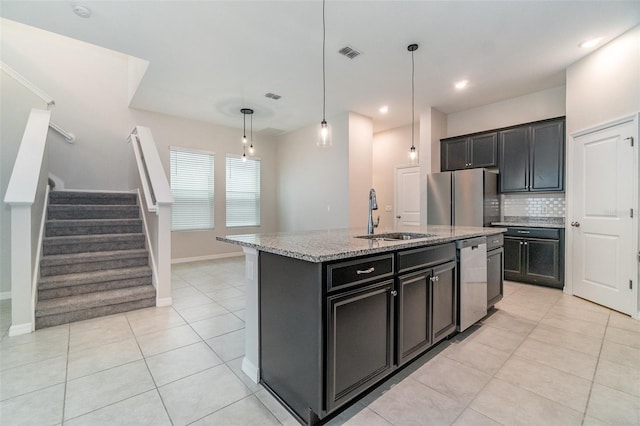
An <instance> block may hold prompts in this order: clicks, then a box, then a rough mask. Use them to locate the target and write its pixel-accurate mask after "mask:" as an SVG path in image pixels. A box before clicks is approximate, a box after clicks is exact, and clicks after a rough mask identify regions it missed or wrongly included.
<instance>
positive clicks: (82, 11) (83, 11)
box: [71, 4, 91, 18]
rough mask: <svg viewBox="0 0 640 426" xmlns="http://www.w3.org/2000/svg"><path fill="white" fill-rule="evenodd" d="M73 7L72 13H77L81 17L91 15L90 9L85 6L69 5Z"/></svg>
mask: <svg viewBox="0 0 640 426" xmlns="http://www.w3.org/2000/svg"><path fill="white" fill-rule="evenodd" d="M71 7H72V8H73V13H75V14H76V15H78V16H79V17H81V18H89V17H90V16H91V9H89V8H88V7H87V6H82V5H81V4H74V5H71Z"/></svg>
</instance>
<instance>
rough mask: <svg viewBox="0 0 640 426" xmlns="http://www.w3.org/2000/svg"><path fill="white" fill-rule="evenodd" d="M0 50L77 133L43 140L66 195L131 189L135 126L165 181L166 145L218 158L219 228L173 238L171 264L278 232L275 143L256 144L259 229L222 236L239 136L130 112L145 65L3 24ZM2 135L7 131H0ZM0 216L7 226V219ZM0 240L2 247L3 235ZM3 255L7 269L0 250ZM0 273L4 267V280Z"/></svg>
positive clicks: (55, 116)
mask: <svg viewBox="0 0 640 426" xmlns="http://www.w3.org/2000/svg"><path fill="white" fill-rule="evenodd" d="M1 47H2V60H3V61H4V62H6V63H7V64H8V65H9V66H11V67H12V68H14V69H15V70H16V71H18V72H19V73H21V74H22V75H24V76H25V77H26V78H27V79H29V80H31V81H32V82H33V83H34V84H35V85H36V86H38V87H40V88H41V89H42V90H44V91H45V92H47V93H48V94H49V95H51V96H52V97H53V98H54V99H55V101H56V107H55V108H54V109H53V112H52V120H53V121H55V122H56V123H57V124H59V125H61V126H62V127H63V128H65V129H66V130H68V131H71V132H73V133H75V134H76V138H77V139H76V143H75V144H73V145H70V144H67V143H66V142H64V139H63V138H62V137H61V136H60V135H58V134H57V133H53V132H50V136H49V139H50V140H49V141H48V144H49V168H50V170H51V172H52V173H53V174H55V175H56V176H59V177H60V178H62V180H64V181H65V187H66V188H67V189H98V190H129V189H132V188H130V186H129V182H131V181H132V176H131V173H132V171H131V168H130V165H131V159H132V155H133V154H132V150H131V146H130V145H129V143H128V142H127V136H128V135H129V133H130V132H131V131H132V130H133V128H134V126H135V125H136V124H140V125H144V126H148V127H149V128H150V129H151V132H152V133H153V136H154V139H155V140H156V143H157V146H158V148H159V151H160V156H161V158H162V160H163V162H164V167H165V173H167V176H168V172H169V163H168V159H169V153H168V146H169V145H177V146H183V147H191V148H198V149H207V150H211V151H214V152H216V154H217V156H216V177H215V178H216V188H215V191H216V194H217V195H216V211H215V223H216V228H215V230H214V231H211V232H207V231H198V232H189V233H172V234H173V235H172V258H173V259H174V260H175V259H192V258H206V257H212V256H218V255H224V254H227V253H239V252H240V250H239V248H238V247H236V246H234V245H230V244H224V243H219V242H217V241H215V237H216V236H217V235H227V234H234V233H253V232H273V231H275V230H276V229H277V219H276V218H277V201H276V200H277V179H276V178H277V161H276V158H277V156H276V151H277V149H276V147H275V144H274V143H273V141H271V140H264V141H263V140H261V139H260V138H256V148H257V153H256V156H259V157H260V158H261V160H262V163H261V172H262V188H261V191H262V194H261V195H262V201H263V203H262V205H261V227H260V228H259V229H257V228H242V229H226V228H225V226H224V224H225V210H224V205H225V198H224V189H225V174H224V167H225V162H224V155H225V154H226V153H228V152H229V153H236V154H241V153H242V150H241V149H242V145H241V144H240V142H239V140H240V135H241V129H233V128H228V127H222V126H215V125H211V124H207V123H203V122H199V121H193V120H186V119H181V118H177V117H171V116H168V115H163V114H158V113H154V112H150V111H140V110H133V109H130V108H129V107H128V103H127V102H128V99H129V89H130V87H131V84H135V78H134V80H133V81H132V80H131V79H130V75H129V71H130V70H131V69H133V71H134V74H135V75H134V76H133V77H135V76H138V74H139V72H138V71H139V69H140V67H141V66H142V65H143V64H137V65H136V66H134V67H132V64H131V61H130V57H129V56H127V55H123V54H120V53H117V52H113V51H110V50H106V49H102V48H99V47H97V46H92V45H89V44H87V43H84V42H80V41H77V40H73V39H69V38H66V37H62V36H59V35H56V34H52V33H49V32H46V31H42V30H39V29H36V28H32V27H28V26H25V25H22V24H18V23H14V22H12V21H7V20H2V44H1ZM133 77H132V78H133ZM2 102H3V103H2V105H3V107H4V105H11V108H13V105H14V103H15V102H16V97H15V96H14V95H12V94H11V93H10V91H8V90H7V91H6V92H5V90H4V78H3V91H2ZM8 109H9V108H7V109H4V108H3V113H2V120H3V121H2V122H3V124H4V121H5V117H7V119H9V117H10V115H9V114H8V113H7V114H5V111H6V110H8ZM256 113H259V111H257V112H256ZM240 122H241V114H240V111H239V110H238V123H240ZM23 127H24V126H23ZM2 131H3V132H4V131H5V130H4V126H3V130H2ZM21 134H22V133H20V135H21ZM3 136H4V134H3ZM314 141H315V139H314ZM314 143H315V142H314ZM5 148H6V149H9V148H10V147H9V145H7V146H6V147H5V139H4V137H3V142H2V149H3V152H2V154H3V155H2V161H3V169H2V170H3V172H2V173H3V174H4V170H5V168H4V162H5V159H8V158H9V156H7V157H5V155H4V150H5ZM16 149H17V148H16ZM14 156H15V154H14ZM345 157H346V156H345ZM12 163H13V161H11V164H12ZM3 185H4V177H3ZM345 211H346V209H345ZM2 217H3V219H2V221H3V224H4V222H5V220H4V214H3V216H2ZM3 227H4V225H3ZM3 231H4V228H3ZM2 238H3V241H4V238H5V233H4V232H3V233H2ZM2 250H3V256H2V261H3V263H4V261H5V258H6V256H5V255H4V250H5V249H4V243H3V247H2ZM5 270H6V269H5V267H4V265H3V268H2V276H4V275H5ZM4 281H5V280H4V279H3V286H4ZM2 288H4V287H2ZM0 291H1V290H0Z"/></svg>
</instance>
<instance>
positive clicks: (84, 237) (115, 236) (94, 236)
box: [43, 232, 144, 243]
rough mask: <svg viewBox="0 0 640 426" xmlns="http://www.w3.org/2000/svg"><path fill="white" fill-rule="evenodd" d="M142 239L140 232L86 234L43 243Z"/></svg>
mask: <svg viewBox="0 0 640 426" xmlns="http://www.w3.org/2000/svg"><path fill="white" fill-rule="evenodd" d="M133 237H136V238H144V234H143V233H142V232H135V233H120V234H88V235H63V236H56V237H44V238H43V241H44V242H49V243H56V242H65V241H68V240H78V241H92V240H108V239H116V240H126V239H128V238H133Z"/></svg>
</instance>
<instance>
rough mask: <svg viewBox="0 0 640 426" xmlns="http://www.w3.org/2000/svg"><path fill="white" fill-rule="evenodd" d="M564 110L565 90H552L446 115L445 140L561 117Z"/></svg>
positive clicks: (562, 87) (561, 88) (559, 88)
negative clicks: (446, 138)
mask: <svg viewBox="0 0 640 426" xmlns="http://www.w3.org/2000/svg"><path fill="white" fill-rule="evenodd" d="M565 110H566V108H565V87H564V86H561V87H556V88H553V89H548V90H543V91H540V92H535V93H530V94H528V95H524V96H519V97H517V98H512V99H507V100H506V101H501V102H496V103H493V104H488V105H483V106H480V107H477V108H472V109H469V110H466V111H461V112H456V113H452V114H449V115H447V137H451V136H459V135H464V134H468V133H474V132H481V131H484V130H491V129H497V128H500V127H507V126H512V125H516V124H522V123H529V122H531V121H537V120H544V119H547V118H554V117H561V116H563V115H565Z"/></svg>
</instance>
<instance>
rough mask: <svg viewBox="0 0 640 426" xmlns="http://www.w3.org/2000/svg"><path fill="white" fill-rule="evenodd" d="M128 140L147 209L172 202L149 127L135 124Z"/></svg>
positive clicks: (165, 176)
mask: <svg viewBox="0 0 640 426" xmlns="http://www.w3.org/2000/svg"><path fill="white" fill-rule="evenodd" d="M129 140H130V141H131V142H132V143H133V148H134V153H135V154H136V161H137V162H138V170H139V173H140V180H141V181H142V186H143V190H144V193H145V194H144V195H145V199H146V200H147V206H148V207H149V210H151V206H153V207H154V208H155V207H156V206H157V205H160V204H169V205H170V204H173V196H172V195H171V187H170V186H169V182H168V180H167V175H166V174H165V172H164V168H163V167H162V161H161V160H160V155H159V154H158V149H157V148H156V144H155V142H154V140H153V135H152V134H151V129H149V128H148V127H144V126H136V128H135V129H134V130H133V131H132V132H131V135H130V136H129Z"/></svg>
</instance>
